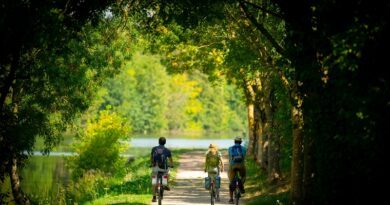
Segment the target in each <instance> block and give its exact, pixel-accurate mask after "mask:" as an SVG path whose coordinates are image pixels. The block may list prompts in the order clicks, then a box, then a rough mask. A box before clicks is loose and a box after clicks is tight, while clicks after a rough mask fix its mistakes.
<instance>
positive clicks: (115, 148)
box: [72, 110, 129, 178]
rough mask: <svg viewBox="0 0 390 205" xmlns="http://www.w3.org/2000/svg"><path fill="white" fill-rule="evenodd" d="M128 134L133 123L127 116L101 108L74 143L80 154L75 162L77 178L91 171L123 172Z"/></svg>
mask: <svg viewBox="0 0 390 205" xmlns="http://www.w3.org/2000/svg"><path fill="white" fill-rule="evenodd" d="M128 134H129V126H128V125H127V124H126V122H125V121H124V119H123V118H121V117H120V116H118V114H116V113H115V112H111V111H110V110H103V111H100V112H99V116H98V118H97V119H91V121H89V122H88V123H87V126H86V130H85V131H84V133H82V134H81V136H80V137H79V139H77V140H76V141H75V143H74V145H75V152H76V153H78V156H75V157H74V159H73V162H72V164H73V167H74V171H73V175H74V177H75V178H78V177H80V176H83V175H84V174H85V173H86V172H87V171H89V170H100V171H102V172H103V173H106V174H116V175H117V174H119V175H120V174H123V171H121V170H123V164H124V160H123V159H122V158H121V157H120V156H119V153H120V152H121V151H122V150H123V149H124V147H123V145H122V144H121V143H120V140H125V139H128ZM121 172H122V173H121Z"/></svg>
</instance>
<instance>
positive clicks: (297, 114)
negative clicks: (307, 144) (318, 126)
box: [290, 102, 304, 205]
mask: <svg viewBox="0 0 390 205" xmlns="http://www.w3.org/2000/svg"><path fill="white" fill-rule="evenodd" d="M291 113H292V120H293V122H292V124H293V145H292V162H291V190H290V204H292V205H301V204H302V200H303V173H304V172H303V171H304V170H303V139H304V138H303V116H302V110H301V108H300V106H299V102H298V105H294V106H292V108H291Z"/></svg>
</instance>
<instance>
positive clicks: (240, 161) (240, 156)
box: [228, 137, 246, 204]
mask: <svg viewBox="0 0 390 205" xmlns="http://www.w3.org/2000/svg"><path fill="white" fill-rule="evenodd" d="M241 143H242V139H241V137H236V138H235V139H234V145H233V146H231V147H229V149H228V154H229V172H228V178H229V181H230V183H229V184H230V186H229V194H230V200H229V203H231V204H232V203H234V202H233V189H232V187H233V186H232V183H233V180H234V177H235V175H236V174H237V173H236V172H238V173H239V174H240V177H241V186H240V190H241V193H245V189H244V183H245V178H246V168H245V154H246V148H245V147H244V146H242V145H241Z"/></svg>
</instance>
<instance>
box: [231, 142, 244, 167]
mask: <svg viewBox="0 0 390 205" xmlns="http://www.w3.org/2000/svg"><path fill="white" fill-rule="evenodd" d="M232 160H233V162H235V163H242V162H243V161H244V156H243V154H242V149H241V146H233V148H232Z"/></svg>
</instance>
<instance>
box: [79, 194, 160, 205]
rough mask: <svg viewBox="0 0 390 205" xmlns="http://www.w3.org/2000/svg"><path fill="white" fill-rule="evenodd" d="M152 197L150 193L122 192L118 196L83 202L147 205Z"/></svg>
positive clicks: (96, 204)
mask: <svg viewBox="0 0 390 205" xmlns="http://www.w3.org/2000/svg"><path fill="white" fill-rule="evenodd" d="M151 198H152V195H151V194H143V195H134V194H123V195H118V196H106V197H102V198H99V199H96V200H94V201H91V202H87V203H85V205H108V204H112V205H113V204H116V205H119V204H122V205H125V204H131V205H148V204H150V200H151Z"/></svg>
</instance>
